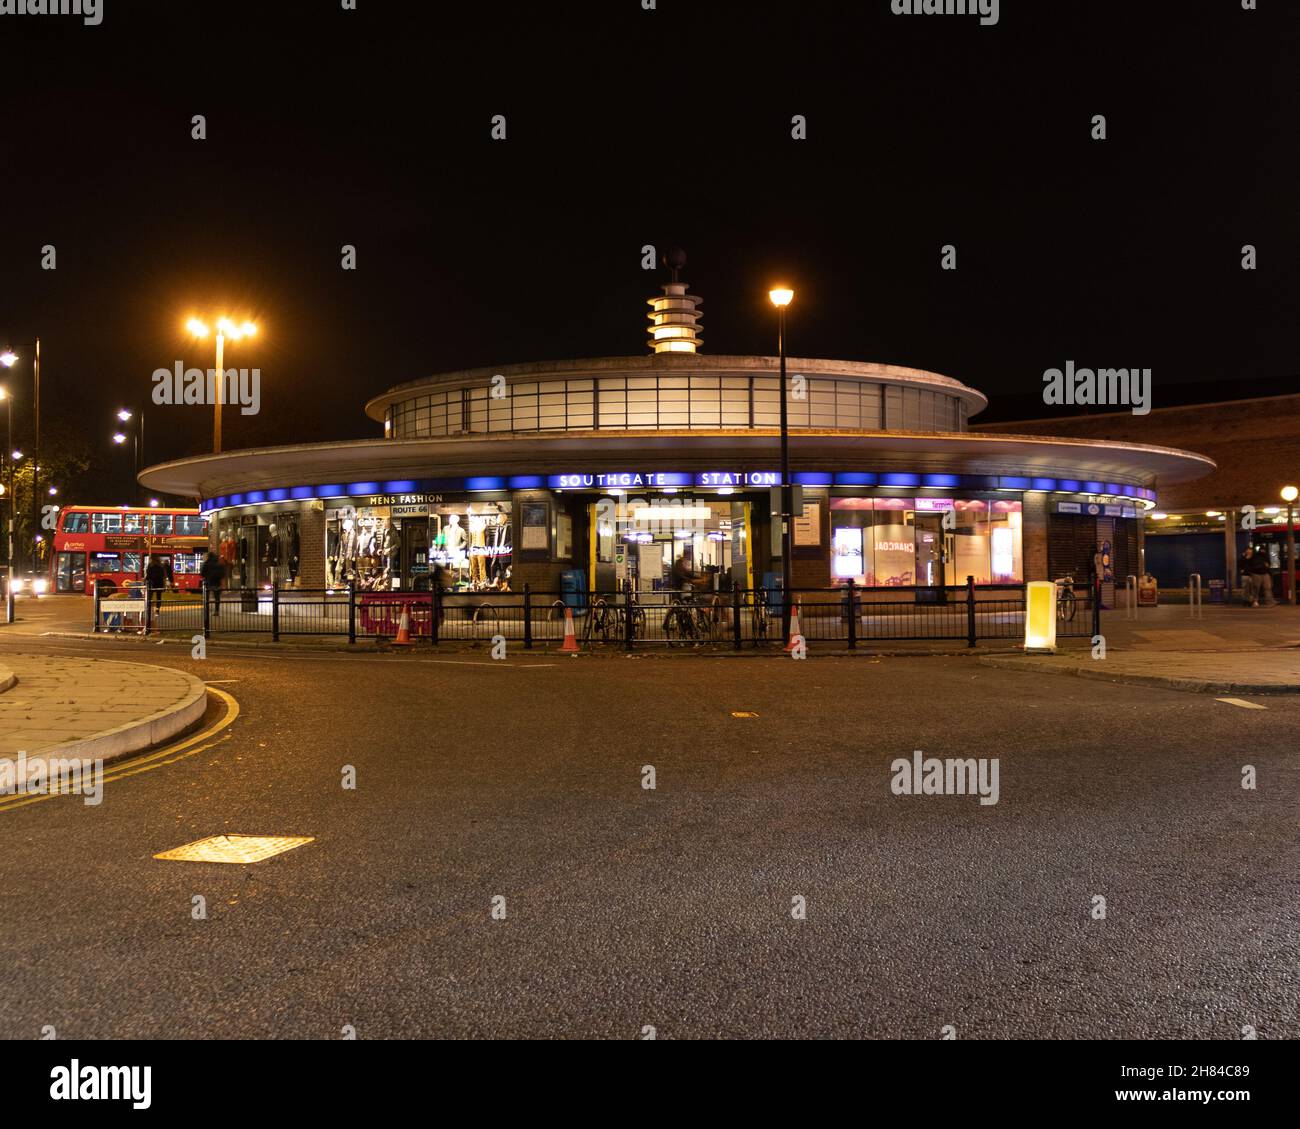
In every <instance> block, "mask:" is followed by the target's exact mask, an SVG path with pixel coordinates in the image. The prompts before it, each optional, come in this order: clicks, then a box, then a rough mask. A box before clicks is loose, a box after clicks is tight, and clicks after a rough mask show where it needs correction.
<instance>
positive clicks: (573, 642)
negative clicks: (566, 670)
mask: <svg viewBox="0 0 1300 1129" xmlns="http://www.w3.org/2000/svg"><path fill="white" fill-rule="evenodd" d="M579 650H580V648H579V647H578V637H577V635H575V634H574V631H573V609H572V608H565V609H564V644H563V646H561V647H560V652H561V654H565V655H576V654H577V653H578V651H579Z"/></svg>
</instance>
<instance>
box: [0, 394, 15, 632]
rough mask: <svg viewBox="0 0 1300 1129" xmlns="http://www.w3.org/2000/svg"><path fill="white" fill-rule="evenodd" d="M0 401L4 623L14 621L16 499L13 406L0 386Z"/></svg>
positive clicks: (9, 397) (11, 400) (10, 398)
mask: <svg viewBox="0 0 1300 1129" xmlns="http://www.w3.org/2000/svg"><path fill="white" fill-rule="evenodd" d="M0 400H3V401H4V405H5V422H6V424H7V427H8V432H9V446H8V447H6V448H5V465H6V466H7V467H8V469H9V481H8V483H7V486H6V493H7V494H8V496H9V507H8V510H9V512H8V515H7V517H8V521H7V522H6V529H5V569H6V572H7V576H6V578H5V622H6V623H13V621H14V520H15V518H16V516H17V511H18V497H17V495H16V494H15V493H14V455H15V454H16V453H17V452H15V451H14V405H13V398H12V397H11V396H10V395H9V389H8V388H5V387H3V386H0Z"/></svg>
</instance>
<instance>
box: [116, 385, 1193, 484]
mask: <svg viewBox="0 0 1300 1129" xmlns="http://www.w3.org/2000/svg"><path fill="white" fill-rule="evenodd" d="M372 402H373V401H372ZM779 435H780V433H779V431H778V430H777V429H776V428H752V429H751V428H745V429H719V430H708V431H703V430H662V431H658V430H656V431H647V430H635V431H604V430H602V431H586V432H574V431H560V432H542V433H538V432H530V433H528V434H526V435H524V434H511V433H488V434H471V435H459V436H454V437H448V438H442V437H440V438H436V439H361V440H352V441H348V442H340V443H306V444H296V445H292V446H284V447H255V448H249V449H247V450H236V451H223V452H221V453H220V454H208V455H198V456H195V457H192V458H187V459H178V460H176V461H174V462H169V463H162V464H160V465H157V466H152V467H148V468H147V469H145V470H144V471H142V472H141V473H140V476H139V481H140V483H141V484H142V485H143V486H145V487H146V488H147V489H149V490H151V491H161V492H163V493H167V494H176V495H181V496H186V497H196V498H213V497H218V496H221V495H227V494H231V493H237V492H241V491H247V490H264V489H273V488H278V487H294V486H304V485H313V484H319V483H329V482H357V481H370V480H374V479H406V478H431V477H440V476H448V477H462V476H463V477H470V476H478V475H497V474H500V475H510V474H569V473H577V472H582V471H588V470H590V471H597V472H608V471H616V470H626V469H644V470H665V469H666V470H682V471H691V470H720V469H726V468H733V467H734V468H738V469H742V470H757V469H762V470H768V469H771V468H773V467H775V466H776V465H777V464H778V462H779V455H778V442H779ZM790 460H791V466H792V468H793V469H795V470H800V471H825V470H830V471H845V472H849V471H876V470H879V471H917V472H921V473H948V474H963V473H965V474H985V475H987V474H996V475H1028V476H1035V475H1037V476H1047V477H1057V478H1092V479H1101V480H1104V481H1108V482H1122V483H1125V484H1130V485H1138V486H1147V487H1158V486H1160V485H1172V484H1175V483H1181V482H1188V481H1191V480H1193V479H1196V478H1199V477H1201V476H1202V475H1205V474H1208V473H1210V472H1211V471H1212V470H1214V469H1215V463H1214V461H1213V460H1212V459H1210V458H1208V457H1206V456H1205V455H1198V454H1195V453H1193V452H1191V451H1181V450H1177V449H1175V448H1171V447H1152V446H1145V445H1142V444H1136V443H1122V442H1105V441H1099V440H1088V439H1062V438H1055V437H1046V436H1034V435H1003V434H989V433H981V432H957V433H932V432H897V431H850V430H839V429H834V430H800V431H798V432H795V433H793V434H792V436H791V441H790Z"/></svg>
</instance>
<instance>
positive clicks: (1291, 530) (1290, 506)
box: [1282, 486, 1300, 605]
mask: <svg viewBox="0 0 1300 1129" xmlns="http://www.w3.org/2000/svg"><path fill="white" fill-rule="evenodd" d="M1297 495H1300V490H1297V489H1296V488H1295V487H1294V486H1283V487H1282V501H1284V502H1285V503H1286V589H1287V602H1288V603H1289V604H1292V605H1294V604H1295V602H1296V599H1295V500H1296V497H1297Z"/></svg>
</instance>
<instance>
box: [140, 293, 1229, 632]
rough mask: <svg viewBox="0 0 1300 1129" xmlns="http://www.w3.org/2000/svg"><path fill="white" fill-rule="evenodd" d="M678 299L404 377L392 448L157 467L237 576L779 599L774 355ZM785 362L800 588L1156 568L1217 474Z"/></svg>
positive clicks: (957, 389)
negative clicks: (1190, 494)
mask: <svg viewBox="0 0 1300 1129" xmlns="http://www.w3.org/2000/svg"><path fill="white" fill-rule="evenodd" d="M662 291H663V293H662V294H661V295H656V296H655V297H653V298H652V299H651V300H650V309H651V312H650V313H649V314H648V315H644V314H643V315H642V316H645V317H648V319H649V323H650V324H649V326H643V330H642V331H643V332H645V333H647V334H648V342H647V343H648V345H649V353H648V355H642V356H623V357H596V358H592V359H587V360H568V361H545V362H537V363H526V364H517V365H505V366H496V365H493V366H491V367H484V368H479V369H469V370H464V371H460V372H446V373H438V374H435V375H432V376H426V377H421V378H419V379H415V380H408V381H407V382H406V383H399V384H395V385H394V386H393V387H391V388H389V389H388V391H386V392H384V393H382V394H380V395H378V396H376V397H374V398H373V399H372V400H371V401H370V402H369V403H368V404H367V405H366V406H365V411H366V414H367V415H368V416H369V417H370V418H371V420H373V421H374V423H375V425H376V430H377V431H378V430H379V429H380V428H382V432H380V433H379V434H377V435H376V436H375V437H374V438H372V439H369V440H353V441H350V442H347V443H313V444H295V445H291V446H285V447H269V448H268V447H264V448H256V449H249V450H235V451H223V452H221V453H220V454H216V455H203V456H199V457H196V458H191V459H182V460H179V461H177V462H172V463H166V464H163V465H160V466H152V467H149V468H147V469H146V470H144V471H143V472H142V473H141V475H140V481H141V483H142V484H143V485H144V486H145V487H147V488H148V489H149V490H150V491H151V492H162V493H167V494H171V495H175V496H180V497H193V498H197V499H198V500H199V506H200V508H201V509H202V511H203V512H204V513H205V514H206V515H207V516H208V517H209V519H210V523H209V528H210V531H211V538H212V547H213V548H214V550H216V551H218V552H219V553H220V554H222V559H223V560H227V561H229V562H231V580H232V584H233V585H234V586H237V587H241V588H253V587H256V588H264V587H265V586H267V585H277V586H279V587H300V588H303V589H327V588H331V587H335V586H338V585H342V584H352V585H355V586H356V587H358V588H359V589H360V590H361V591H363V592H364V591H384V592H393V591H397V592H401V591H428V590H429V589H430V587H431V586H434V585H436V586H438V587H439V588H440V589H442V590H444V591H453V592H463V593H469V594H473V593H475V592H480V591H488V590H497V591H500V590H505V589H508V590H510V591H513V592H519V591H521V590H522V588H523V586H524V585H525V584H528V585H529V586H530V587H531V590H532V591H533V592H534V593H558V592H560V591H562V590H567V591H570V592H572V591H573V590H574V587H575V586H576V587H577V588H579V589H582V590H585V591H587V592H600V593H610V592H619V591H622V590H625V589H626V588H627V587H628V586H634V587H635V588H636V589H637V590H638V591H641V592H645V593H662V592H663V591H665V590H666V589H669V588H671V587H672V585H673V576H674V575H675V574H676V575H680V569H678V568H676V566H678V565H684V566H685V567H686V568H687V569H689V570H690V572H692V573H694V574H695V575H696V576H697V577H700V578H701V583H703V584H704V585H705V586H706V587H708V588H709V589H712V590H714V591H717V592H726V591H730V590H733V589H735V588H741V589H745V590H757V589H761V588H766V589H771V588H772V587H773V586H775V585H777V584H779V582H780V577H781V575H782V573H783V571H784V569H783V565H784V562H783V561H782V560H781V552H782V539H781V530H780V527H781V517H780V512H779V511H780V501H779V499H780V492H779V490H777V489H774V488H776V487H779V486H780V485H781V482H780V474H779V471H778V470H777V469H776V468H777V467H778V466H779V465H780V421H781V416H780V384H779V380H780V376H779V372H780V370H779V365H778V361H777V358H775V357H770V356H727V355H705V354H703V353H702V352H701V341H700V336H701V334H702V327H701V324H700V317H701V315H700V309H699V299H698V297H696V296H695V295H692V294H691V293H690V292H689V290H688V289H687V287H686V284H685V283H684V282H679V281H674V282H671V283H667V284H666V285H665V286H663V287H662ZM629 323H630V324H629V327H628V328H629V330H631V328H632V324H631V319H629ZM485 359H486V360H491V358H485ZM982 360H987V358H982ZM787 366H788V368H787V371H788V373H789V375H790V376H791V377H792V378H794V377H797V378H798V380H799V384H798V389H799V394H798V395H797V396H791V397H789V400H788V404H787V410H788V424H789V453H790V474H791V482H790V484H791V485H792V486H794V487H797V488H798V491H799V497H798V499H797V500H796V502H795V505H796V512H795V514H794V515H793V516H794V519H795V521H794V530H793V534H794V535H793V537H792V553H793V559H792V561H791V566H792V575H793V579H794V583H795V584H796V586H798V587H800V588H807V589H826V588H830V587H832V586H834V585H838V584H848V583H849V582H850V581H852V582H853V583H854V584H857V585H862V586H864V587H874V588H879V589H882V590H893V591H894V592H895V593H896V594H897V596H898V598H900V599H913V598H915V599H916V600H917V601H926V602H933V601H934V600H935V599H942V598H944V595H943V594H944V591H945V590H946V589H948V588H954V587H961V586H963V585H964V584H965V583H966V578H967V577H972V578H973V579H974V581H975V583H976V584H977V585H978V584H1020V583H1023V582H1026V581H1031V580H1048V579H1051V578H1052V577H1056V576H1062V575H1065V574H1066V573H1072V574H1074V575H1076V576H1086V575H1087V571H1088V564H1089V562H1090V561H1091V559H1092V558H1091V551H1092V547H1093V546H1100V545H1102V544H1104V543H1108V544H1109V545H1110V546H1111V554H1112V563H1113V571H1114V573H1115V575H1118V576H1125V575H1128V574H1130V573H1134V574H1140V573H1141V572H1142V568H1141V564H1140V558H1139V543H1138V538H1139V532H1138V527H1139V525H1140V524H1141V515H1142V514H1143V513H1144V512H1145V511H1146V510H1148V509H1151V508H1153V507H1154V506H1155V504H1156V496H1157V491H1158V490H1159V489H1160V488H1161V487H1162V486H1163V485H1164V484H1167V483H1168V484H1172V483H1178V482H1184V481H1190V480H1192V479H1195V478H1199V477H1201V476H1203V475H1205V474H1208V473H1209V472H1210V470H1212V469H1213V465H1214V464H1213V463H1212V462H1211V461H1210V460H1209V459H1206V458H1205V457H1203V456H1201V455H1197V454H1194V453H1191V452H1188V451H1178V450H1172V449H1169V448H1165V447H1148V446H1142V445H1139V444H1133V443H1115V442H1110V441H1106V440H1098V441H1083V440H1063V439H1053V438H1046V437H1040V436H1032V435H1010V434H1005V433H1002V432H998V433H996V434H993V433H980V432H978V431H977V430H974V429H972V426H971V423H970V421H971V419H972V418H973V417H975V416H977V415H978V414H979V413H980V412H981V411H983V409H984V408H985V407H986V405H987V400H986V398H985V397H984V396H983V394H982V393H980V392H978V391H977V390H976V389H974V388H971V387H969V386H967V385H965V384H963V383H962V382H961V381H959V380H955V379H953V378H952V377H948V376H941V375H939V374H938V373H933V372H926V371H924V370H921V369H914V368H906V367H901V366H897V365H885V364H877V363H874V362H867V361H841V360H827V359H817V358H799V357H790V358H787ZM282 407H283V408H284V410H291V409H292V405H282ZM1085 549H1086V550H1088V552H1086V553H1085V552H1084V550H1085ZM914 594H915V595H914ZM1111 598H1112V597H1111V594H1110V593H1107V594H1106V599H1107V601H1108V602H1109V601H1110V599H1111ZM584 606H585V605H583V604H582V603H578V604H576V605H575V607H576V608H577V611H578V614H579V615H581V614H582V608H583V607H584Z"/></svg>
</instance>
